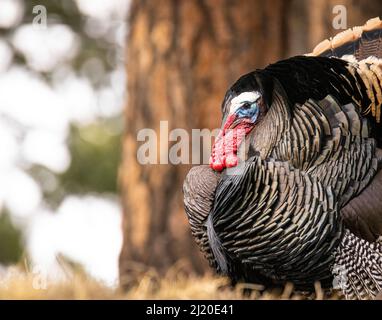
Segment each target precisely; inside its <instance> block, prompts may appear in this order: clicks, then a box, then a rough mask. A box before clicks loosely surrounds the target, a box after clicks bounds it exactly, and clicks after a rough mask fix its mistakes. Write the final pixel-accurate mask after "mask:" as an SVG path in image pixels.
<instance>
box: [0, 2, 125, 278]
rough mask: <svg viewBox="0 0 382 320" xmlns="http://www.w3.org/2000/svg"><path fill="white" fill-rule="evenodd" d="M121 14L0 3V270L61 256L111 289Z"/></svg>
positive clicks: (106, 8)
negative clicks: (24, 260)
mask: <svg viewBox="0 0 382 320" xmlns="http://www.w3.org/2000/svg"><path fill="white" fill-rule="evenodd" d="M128 5H129V1H128V0H115V1H106V3H105V1H103V0H101V1H99V0H95V1H88V0H66V1H60V0H38V1H35V0H25V1H23V0H0V136H1V137H0V154H1V157H2V160H0V212H1V213H0V266H1V264H10V263H16V262H18V260H19V259H20V258H21V257H22V256H30V257H31V259H32V260H34V262H35V263H37V264H40V263H41V264H46V265H47V267H51V264H52V263H51V262H52V261H51V260H52V259H54V255H59V254H62V253H64V254H65V255H68V256H69V257H70V258H73V259H74V260H76V261H78V262H81V263H84V264H85V266H86V269H87V271H88V272H90V273H91V274H93V275H94V276H96V277H99V278H101V280H106V281H111V282H112V281H115V280H117V275H118V271H117V270H118V265H117V261H118V253H119V248H120V245H121V237H120V206H119V202H118V194H117V172H118V166H119V162H120V156H121V147H120V146H121V133H122V130H123V118H122V116H121V112H122V107H123V104H124V93H125V74H124V59H123V58H124V44H125V43H124V37H125V32H126V26H125V15H126V12H127V9H128ZM41 8H42V9H41ZM41 10H42V11H41ZM45 13H46V25H45V24H44V19H37V17H38V16H40V17H41V14H42V15H44V14H45ZM36 19H37V20H36ZM36 22H37V24H36ZM15 177H16V178H19V179H16V178H15ZM59 221H61V225H58V224H59ZM65 225H66V226H65ZM102 227H103V229H102ZM101 233H102V234H103V237H104V238H106V240H102V238H103V237H101ZM97 239H99V240H97ZM111 242H113V243H111ZM23 253H25V255H23ZM97 254H98V255H99V257H98V258H97V256H96V255H97ZM47 261H48V262H47ZM103 261H104V262H103Z"/></svg>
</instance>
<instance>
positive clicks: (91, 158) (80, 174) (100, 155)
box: [59, 119, 121, 193]
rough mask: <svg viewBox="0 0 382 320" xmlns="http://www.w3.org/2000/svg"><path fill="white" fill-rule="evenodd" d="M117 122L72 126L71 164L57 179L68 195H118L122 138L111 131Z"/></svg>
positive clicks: (105, 121)
mask: <svg viewBox="0 0 382 320" xmlns="http://www.w3.org/2000/svg"><path fill="white" fill-rule="evenodd" d="M117 122H118V119H114V120H109V121H107V120H103V121H99V122H97V123H92V124H90V125H88V126H85V127H81V128H79V127H75V126H72V129H71V134H70V141H69V148H70V153H71V155H72V161H71V165H70V167H69V169H68V170H67V171H66V172H65V173H64V174H62V175H61V176H60V177H59V178H60V180H61V183H60V184H62V185H63V186H64V188H65V189H66V190H67V191H68V192H69V193H84V192H97V193H103V192H110V193H116V192H117V172H118V164H119V162H120V154H121V135H120V133H118V132H115V131H114V130H113V127H115V126H117V125H118V123H117Z"/></svg>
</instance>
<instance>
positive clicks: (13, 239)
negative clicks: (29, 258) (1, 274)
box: [0, 211, 23, 265]
mask: <svg viewBox="0 0 382 320" xmlns="http://www.w3.org/2000/svg"><path fill="white" fill-rule="evenodd" d="M22 254H23V239H22V235H21V231H20V230H19V229H17V228H16V227H15V226H14V225H13V223H12V221H11V218H10V216H9V214H8V212H6V211H3V212H2V213H0V264H4V265H9V264H13V263H17V262H18V261H19V260H20V258H21V256H22Z"/></svg>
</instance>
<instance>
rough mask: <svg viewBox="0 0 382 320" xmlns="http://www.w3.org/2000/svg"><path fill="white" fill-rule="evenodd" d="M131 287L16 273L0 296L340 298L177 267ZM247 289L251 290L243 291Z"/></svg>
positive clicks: (143, 278) (147, 275)
mask: <svg viewBox="0 0 382 320" xmlns="http://www.w3.org/2000/svg"><path fill="white" fill-rule="evenodd" d="M135 283H136V284H135V285H133V286H131V288H130V289H128V290H121V289H119V288H117V289H112V288H110V287H107V286H105V285H103V284H102V283H100V282H97V281H95V280H94V279H91V278H89V277H88V276H86V275H85V274H84V273H82V272H80V273H76V274H74V275H72V276H70V278H69V279H67V280H65V281H64V280H63V281H56V282H49V283H46V287H45V288H41V283H39V280H38V279H36V276H34V275H32V274H28V273H25V272H23V273H20V272H19V273H16V274H15V275H13V276H11V277H9V279H7V280H3V281H2V283H1V284H0V299H80V300H82V299H229V300H230V299H323V298H326V299H328V298H329V299H338V298H339V297H338V296H337V295H336V294H334V295H331V296H324V293H323V292H322V290H321V289H320V287H319V286H317V288H316V294H311V295H310V296H304V295H302V294H298V293H295V292H293V286H291V285H287V286H286V287H285V288H284V289H283V290H279V291H277V290H274V291H265V292H264V293H260V291H259V289H261V288H260V287H259V286H256V285H244V284H242V285H238V286H236V287H235V288H232V287H231V286H229V284H228V281H227V279H225V278H219V277H215V276H212V275H206V276H196V275H189V274H188V275H187V274H185V273H184V272H181V271H179V270H178V269H177V268H174V269H172V270H169V272H168V273H167V274H166V275H165V276H159V275H158V274H157V273H156V272H155V271H150V272H146V273H145V274H143V275H142V276H141V277H140V279H139V280H138V281H136V282H135ZM244 289H252V291H251V293H250V294H248V293H247V294H244V293H243V292H244V291H248V290H244Z"/></svg>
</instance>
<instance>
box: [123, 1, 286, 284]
mask: <svg viewBox="0 0 382 320" xmlns="http://www.w3.org/2000/svg"><path fill="white" fill-rule="evenodd" d="M285 7H286V1H284V0H272V1H266V2H262V1H248V0H240V1H229V0H187V1H177V0H159V1H142V0H136V1H133V3H132V7H131V13H130V17H129V25H130V30H129V36H128V40H127V77H128V88H127V95H128V103H127V106H126V110H125V117H126V134H125V138H124V146H123V148H124V152H123V163H122V166H121V175H120V178H121V179H120V181H121V187H122V198H123V209H124V219H123V220H124V221H123V234H124V244H123V249H122V253H121V257H120V273H121V276H126V275H129V274H131V272H132V271H134V270H132V269H134V266H136V265H137V264H136V262H138V263H139V264H140V265H145V266H154V267H155V268H157V269H158V268H159V269H162V270H163V269H166V268H168V267H169V266H171V265H172V264H174V263H175V262H176V261H177V260H179V259H181V258H183V259H185V260H186V261H187V262H188V263H189V265H190V266H191V267H192V268H193V269H194V270H197V271H202V270H204V269H205V263H204V262H203V261H204V260H203V259H201V257H200V254H199V251H198V249H197V248H196V245H195V244H194V242H193V240H192V239H191V236H190V231H189V227H188V222H187V219H186V216H185V213H184V210H183V201H182V184H183V179H184V177H185V174H186V172H187V171H188V170H189V168H190V166H189V165H172V164H158V165H140V164H139V163H138V161H137V156H136V155H137V148H138V147H139V144H138V143H137V132H138V131H139V130H140V129H142V128H152V129H154V130H155V131H156V132H157V133H158V136H159V124H160V120H166V121H168V122H169V130H171V129H173V128H185V129H187V130H188V131H189V132H191V129H193V128H195V129H196V128H210V129H212V128H218V127H219V126H220V118H221V114H220V105H221V102H222V99H223V97H224V94H225V91H226V90H227V88H228V87H229V85H230V84H232V83H233V82H234V81H235V80H236V79H237V78H238V77H239V76H240V75H242V74H243V73H246V72H249V71H252V70H253V69H255V68H258V67H262V66H264V65H266V64H268V63H270V62H272V61H276V60H278V59H280V58H281V57H282V56H283V53H284V52H285V45H286V37H285V36H286V35H285V28H284V26H283V15H282V12H283V11H284V10H285ZM264 30H266V32H263V31H264ZM270 39H272V41H269V40H270ZM164 140H167V138H165V139H164ZM161 142H162V143H161V145H160V147H161V148H160V149H159V153H163V152H165V151H166V150H165V149H166V148H167V147H168V146H167V145H166V143H165V141H161ZM123 281H128V279H126V278H125V277H124V280H123Z"/></svg>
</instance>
